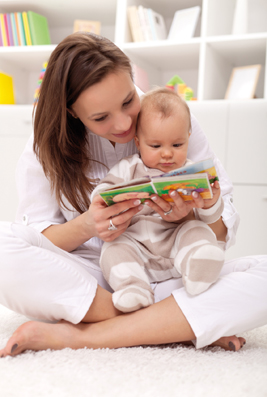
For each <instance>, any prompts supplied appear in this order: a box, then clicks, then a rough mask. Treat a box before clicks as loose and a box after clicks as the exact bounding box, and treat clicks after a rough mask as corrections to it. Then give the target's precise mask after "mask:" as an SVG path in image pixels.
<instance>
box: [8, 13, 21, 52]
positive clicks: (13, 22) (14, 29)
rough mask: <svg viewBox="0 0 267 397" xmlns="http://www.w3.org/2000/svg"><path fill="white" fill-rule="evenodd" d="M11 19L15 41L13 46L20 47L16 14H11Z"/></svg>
mask: <svg viewBox="0 0 267 397" xmlns="http://www.w3.org/2000/svg"><path fill="white" fill-rule="evenodd" d="M10 19H11V28H12V33H13V40H14V44H13V45H15V46H18V45H19V41H18V32H17V26H16V20H15V14H14V13H13V12H12V13H11V14H10Z"/></svg>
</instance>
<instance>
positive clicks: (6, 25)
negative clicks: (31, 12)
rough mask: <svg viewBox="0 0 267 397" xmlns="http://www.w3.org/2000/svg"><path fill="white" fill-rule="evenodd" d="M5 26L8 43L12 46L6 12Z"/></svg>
mask: <svg viewBox="0 0 267 397" xmlns="http://www.w3.org/2000/svg"><path fill="white" fill-rule="evenodd" d="M4 27H5V32H6V40H7V45H8V46H10V37H9V32H8V24H7V15H6V14H4Z"/></svg>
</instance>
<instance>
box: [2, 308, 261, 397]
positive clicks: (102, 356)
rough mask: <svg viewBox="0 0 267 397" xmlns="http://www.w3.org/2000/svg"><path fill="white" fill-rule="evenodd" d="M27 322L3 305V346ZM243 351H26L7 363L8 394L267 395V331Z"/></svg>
mask: <svg viewBox="0 0 267 397" xmlns="http://www.w3.org/2000/svg"><path fill="white" fill-rule="evenodd" d="M26 321H28V320H27V318H26V317H24V316H21V315H18V314H16V313H14V312H11V311H10V310H7V309H6V308H4V307H3V306H1V305H0V348H2V347H4V346H5V343H6V342H7V340H8V338H9V337H10V336H11V334H12V333H13V332H14V331H15V329H16V328H17V327H18V326H19V325H21V324H22V323H24V322H26ZM242 336H244V337H245V338H246V339H247V344H246V345H245V346H244V347H243V349H241V351H239V352H235V353H234V352H230V351H227V352H226V351H224V350H222V349H220V348H204V349H201V350H195V348H194V347H192V346H190V347H188V346H184V345H179V344H172V345H164V346H148V347H133V348H123V349H116V350H115V349H111V350H110V349H98V350H92V349H87V348H84V349H79V350H71V349H64V350H61V351H51V350H47V351H41V352H32V351H26V352H25V353H23V354H21V355H19V356H17V357H6V358H2V359H0V396H1V397H24V396H25V397H48V396H49V397H65V396H66V397H83V396H86V397H87V396H89V397H101V396H105V397H106V396H107V397H113V396H114V397H121V396H123V397H135V396H142V397H146V396H153V397H155V396H156V397H157V396H160V397H161V396H162V397H165V396H166V397H173V396H179V397H200V396H201V397H202V396H203V397H267V326H264V327H261V328H258V329H255V330H253V331H250V332H247V333H246V334H244V335H242Z"/></svg>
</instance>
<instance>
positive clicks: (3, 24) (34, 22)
mask: <svg viewBox="0 0 267 397" xmlns="http://www.w3.org/2000/svg"><path fill="white" fill-rule="evenodd" d="M43 44H51V41H50V35H49V29H48V24H47V19H46V18H45V17H44V16H42V15H39V14H36V13H35V12H33V11H28V12H26V11H24V12H14V13H10V14H0V46H4V47H6V46H25V45H43Z"/></svg>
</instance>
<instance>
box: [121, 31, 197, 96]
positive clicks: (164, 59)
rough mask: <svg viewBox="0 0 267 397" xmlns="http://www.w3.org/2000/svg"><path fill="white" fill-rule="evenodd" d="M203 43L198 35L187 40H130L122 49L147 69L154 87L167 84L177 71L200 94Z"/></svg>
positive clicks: (132, 59)
mask: <svg viewBox="0 0 267 397" xmlns="http://www.w3.org/2000/svg"><path fill="white" fill-rule="evenodd" d="M200 42H201V40H200V39H199V38H195V39H192V40H190V41H187V42H184V43H173V42H172V43H171V42H166V40H162V41H158V42H149V43H148V42H147V43H145V42H144V43H128V44H125V45H124V46H123V48H122V49H123V51H124V52H125V54H126V55H127V56H128V57H129V58H130V59H131V61H132V62H133V63H135V64H137V65H138V66H140V67H142V68H144V69H145V70H146V71H147V73H148V76H149V83H150V86H151V87H153V86H154V85H160V86H162V85H163V86H164V85H165V84H166V83H167V81H168V80H169V79H170V78H171V77H172V76H173V75H175V74H178V75H179V76H180V77H181V78H182V79H183V80H184V81H185V82H186V84H187V85H188V86H189V87H191V88H192V89H193V90H194V94H195V95H197V86H198V67H199V53H200Z"/></svg>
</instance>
